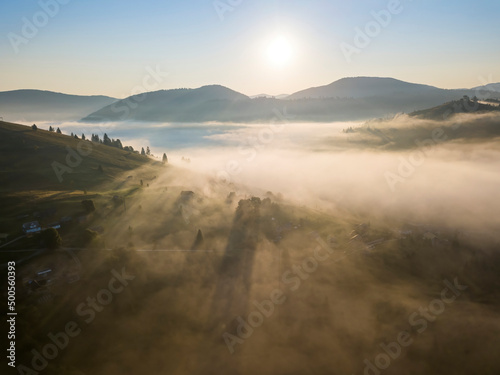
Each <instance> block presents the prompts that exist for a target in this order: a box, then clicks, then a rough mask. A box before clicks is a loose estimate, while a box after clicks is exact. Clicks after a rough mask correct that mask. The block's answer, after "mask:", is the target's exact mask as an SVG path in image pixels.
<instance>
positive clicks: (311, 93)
mask: <svg viewBox="0 0 500 375" xmlns="http://www.w3.org/2000/svg"><path fill="white" fill-rule="evenodd" d="M440 91H443V90H440V89H438V88H437V87H433V86H427V85H419V84H414V83H408V82H403V81H399V80H397V79H394V78H377V77H355V78H342V79H340V80H338V81H335V82H333V83H330V84H329V85H326V86H319V87H312V88H309V89H306V90H301V91H298V92H296V93H294V94H292V95H290V96H288V98H287V99H289V100H291V99H305V98H310V99H320V98H354V99H359V98H369V97H373V96H394V95H401V94H403V95H408V94H412V95H415V94H418V95H428V94H432V93H436V92H440Z"/></svg>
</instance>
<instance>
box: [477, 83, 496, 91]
mask: <svg viewBox="0 0 500 375" xmlns="http://www.w3.org/2000/svg"><path fill="white" fill-rule="evenodd" d="M474 90H478V91H480V92H482V91H495V92H500V83H489V84H487V85H484V86H478V87H474Z"/></svg>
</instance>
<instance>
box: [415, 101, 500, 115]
mask: <svg viewBox="0 0 500 375" xmlns="http://www.w3.org/2000/svg"><path fill="white" fill-rule="evenodd" d="M498 111H500V107H498V106H495V105H490V104H485V103H481V102H473V101H471V100H469V99H467V98H462V99H460V100H455V101H451V102H448V103H445V104H442V105H439V106H437V107H433V108H429V109H425V110H422V111H416V112H413V113H410V116H412V117H417V118H421V119H426V120H437V121H439V120H446V119H448V118H450V117H452V116H455V115H458V114H461V113H487V112H498Z"/></svg>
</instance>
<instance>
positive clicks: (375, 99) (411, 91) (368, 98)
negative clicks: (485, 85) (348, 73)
mask: <svg viewBox="0 0 500 375" xmlns="http://www.w3.org/2000/svg"><path fill="white" fill-rule="evenodd" d="M476 95H477V96H484V97H489V98H498V97H500V92H493V91H478V90H476V89H461V90H445V89H440V88H437V87H433V86H428V85H420V84H415V83H409V82H404V81H400V80H397V79H394V78H378V77H356V78H343V79H340V80H338V81H335V82H333V83H331V84H329V85H326V86H320V87H313V88H310V89H306V90H302V91H299V92H296V93H294V94H292V95H290V96H289V97H288V98H287V100H290V101H291V100H299V101H300V100H314V99H315V100H318V99H322V100H325V99H332V98H336V99H338V100H354V101H358V103H359V107H358V108H359V111H360V112H361V113H367V112H373V114H374V115H375V116H378V115H380V114H382V116H383V115H384V113H385V114H391V113H392V114H394V113H397V112H414V111H416V110H418V109H425V108H430V107H435V106H438V105H441V104H442V103H443V102H450V101H453V100H458V99H460V98H462V97H463V96H469V97H471V98H472V97H474V96H476ZM375 107H376V108H375ZM370 108H371V110H370ZM376 112H379V114H376Z"/></svg>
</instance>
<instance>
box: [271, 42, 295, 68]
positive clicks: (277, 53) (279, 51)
mask: <svg viewBox="0 0 500 375" xmlns="http://www.w3.org/2000/svg"><path fill="white" fill-rule="evenodd" d="M292 55H293V48H292V44H291V43H290V41H289V40H288V38H286V37H284V36H278V37H275V38H274V39H272V40H271V42H270V43H269V44H268V46H267V57H268V59H269V61H270V62H271V63H272V64H273V65H275V66H277V67H282V66H285V65H287V64H289V63H290V62H291V60H292Z"/></svg>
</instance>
